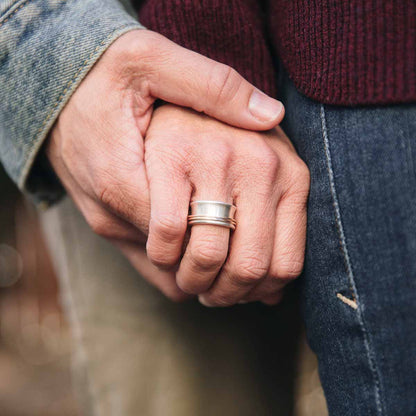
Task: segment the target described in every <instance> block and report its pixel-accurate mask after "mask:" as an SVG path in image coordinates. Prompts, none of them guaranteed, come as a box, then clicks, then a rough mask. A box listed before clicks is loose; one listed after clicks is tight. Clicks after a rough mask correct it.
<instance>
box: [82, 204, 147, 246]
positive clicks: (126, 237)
mask: <svg viewBox="0 0 416 416" xmlns="http://www.w3.org/2000/svg"><path fill="white" fill-rule="evenodd" d="M77 205H78V206H79V208H80V211H81V212H82V214H83V215H84V217H85V219H86V221H87V223H88V225H89V226H90V228H91V229H92V230H93V231H94V233H95V234H97V235H99V236H101V237H103V238H106V239H109V240H123V241H128V242H132V243H141V244H144V243H145V242H146V239H147V238H146V236H145V235H144V234H143V233H142V232H140V230H138V229H137V228H136V227H134V226H133V225H132V224H130V223H129V222H127V221H124V220H123V219H122V218H119V217H117V216H116V215H114V214H113V213H111V212H109V211H106V210H105V209H104V208H103V207H101V206H100V205H98V204H97V203H96V202H95V201H93V200H92V199H90V198H89V197H86V198H85V199H84V200H83V201H82V202H80V203H78V204H77Z"/></svg>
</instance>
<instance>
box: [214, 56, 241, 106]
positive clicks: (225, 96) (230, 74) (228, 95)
mask: <svg viewBox="0 0 416 416" xmlns="http://www.w3.org/2000/svg"><path fill="white" fill-rule="evenodd" d="M240 85H241V77H240V76H239V74H238V72H237V71H236V70H235V69H233V68H231V67H229V66H228V65H224V64H215V65H214V66H213V69H212V70H211V73H210V75H209V77H208V91H209V92H210V93H212V94H213V96H214V97H215V104H219V103H221V102H229V101H232V100H233V98H234V97H235V96H236V95H237V92H238V90H239V87H240Z"/></svg>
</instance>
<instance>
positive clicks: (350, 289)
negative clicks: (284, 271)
mask: <svg viewBox="0 0 416 416" xmlns="http://www.w3.org/2000/svg"><path fill="white" fill-rule="evenodd" d="M280 85H281V89H280V93H281V97H280V98H281V99H282V100H283V102H284V103H285V105H286V117H285V120H284V123H283V127H284V129H285V131H286V133H287V134H288V136H289V137H290V139H291V140H292V141H293V143H294V144H295V146H296V148H297V150H298V152H299V154H300V156H301V157H302V158H303V159H304V160H305V161H306V163H307V164H308V166H309V168H310V171H311V192H310V197H309V208H308V237H307V250H306V262H305V269H304V273H303V275H302V277H301V278H300V279H299V283H300V287H301V299H302V310H303V318H304V321H305V324H306V330H307V337H308V341H309V343H310V346H311V347H312V349H313V351H314V352H315V353H316V354H317V356H318V362H319V374H320V377H321V382H322V385H323V388H324V391H325V395H326V398H327V403H328V408H329V413H330V415H334V416H341V415H360V416H361V415H377V416H381V415H386V416H387V415H388V416H394V415H397V416H411V415H416V168H415V166H416V105H414V104H409V105H396V106H390V107H367V108H346V107H336V106H329V105H322V104H320V103H317V102H314V101H312V100H310V99H308V98H305V97H304V96H302V95H301V94H299V93H298V92H297V91H296V89H295V87H294V86H293V84H292V83H291V82H290V81H289V80H288V78H287V76H286V75H282V76H281V79H280Z"/></svg>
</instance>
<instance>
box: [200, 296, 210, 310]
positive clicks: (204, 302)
mask: <svg viewBox="0 0 416 416" xmlns="http://www.w3.org/2000/svg"><path fill="white" fill-rule="evenodd" d="M198 300H199V303H201V304H202V305H204V306H206V307H208V308H212V307H213V305H211V304H210V303H209V302H208V301H207V300H206V298H205V296H204V295H199V296H198Z"/></svg>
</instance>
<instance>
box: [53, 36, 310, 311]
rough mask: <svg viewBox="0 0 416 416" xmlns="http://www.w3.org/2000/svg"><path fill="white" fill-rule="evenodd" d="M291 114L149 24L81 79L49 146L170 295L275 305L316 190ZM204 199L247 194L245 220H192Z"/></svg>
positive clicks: (65, 179) (103, 230)
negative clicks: (230, 224)
mask: <svg viewBox="0 0 416 416" xmlns="http://www.w3.org/2000/svg"><path fill="white" fill-rule="evenodd" d="M201 68H204V70H203V71H201ZM157 98H160V99H163V100H165V101H167V102H169V103H172V104H166V105H163V106H161V107H159V108H158V109H157V110H155V111H154V110H153V104H154V102H155V100H156V99H157ZM202 113H204V114H202ZM283 115H284V110H283V106H282V105H281V103H279V102H278V101H276V100H273V99H271V98H269V97H267V96H265V95H264V94H262V93H260V92H259V91H258V90H256V89H255V88H254V87H253V86H252V85H251V84H249V83H248V82H247V81H245V80H244V79H243V78H241V76H239V75H238V74H237V73H236V72H235V71H233V70H232V69H230V68H229V67H227V66H225V65H222V64H219V63H216V62H214V61H212V60H209V59H207V58H205V57H203V56H201V55H199V54H196V53H193V52H191V51H188V50H186V49H183V48H181V47H179V46H178V45H176V44H174V43H172V42H170V41H168V40H167V39H166V38H164V37H162V36H160V35H158V34H155V33H153V32H149V31H147V30H138V31H132V32H129V33H127V34H125V35H123V36H122V37H120V38H119V39H118V40H117V41H116V42H114V43H113V45H112V46H111V47H110V48H109V49H108V50H107V51H106V52H105V53H104V55H103V56H102V57H101V58H100V60H99V61H98V63H97V64H96V65H95V66H94V68H93V69H92V70H91V71H90V73H89V74H88V75H87V76H86V78H85V79H84V80H83V81H82V83H81V84H80V86H79V87H78V89H77V91H76V92H75V93H74V94H73V96H72V97H71V99H70V101H69V102H68V104H67V105H66V107H65V108H64V110H63V111H62V113H61V115H60V117H59V118H58V120H57V122H56V124H55V126H54V127H53V129H52V131H51V135H50V139H49V141H48V143H47V147H46V152H47V155H48V157H49V160H50V162H51V164H52V166H53V168H54V170H55V172H56V173H57V175H58V177H59V178H60V180H61V182H62V184H63V185H64V187H65V188H66V189H67V191H68V193H69V195H70V196H71V197H72V199H73V200H74V202H75V203H76V205H77V206H78V208H79V209H80V211H81V212H82V213H83V215H84V216H85V218H86V220H87V222H88V223H89V225H90V226H91V228H92V229H93V230H94V232H96V233H97V234H99V235H101V236H103V237H105V238H107V239H109V240H110V241H112V242H113V243H114V244H115V245H116V246H117V247H119V249H120V250H121V251H122V252H123V253H124V255H125V256H126V257H127V258H128V259H129V260H130V262H131V263H132V264H133V266H134V267H135V268H136V269H137V270H138V271H139V273H140V274H142V275H143V276H144V277H145V278H146V279H147V280H148V281H149V282H151V283H152V284H154V285H155V286H156V287H158V288H159V289H160V290H161V291H162V292H163V293H164V294H165V295H166V296H168V297H169V298H171V299H173V300H183V299H186V298H188V297H190V296H195V295H198V296H199V299H200V301H201V302H202V303H203V304H205V305H207V306H229V305H233V304H235V303H238V302H246V301H256V300H261V301H263V302H264V303H267V304H273V303H277V302H278V301H279V300H280V298H281V290H282V288H283V286H284V285H285V284H286V283H287V282H288V281H290V280H292V279H293V278H295V277H296V276H298V275H299V274H300V272H301V270H302V267H303V257H304V246H305V233H306V200H307V195H308V191H309V173H308V169H307V168H306V166H305V164H304V163H303V162H302V160H301V159H300V158H299V157H298V156H297V154H296V152H295V150H294V148H293V146H292V145H291V143H290V141H289V140H288V138H287V137H286V136H285V135H284V133H283V131H282V130H281V129H280V128H279V127H276V125H277V124H278V123H279V122H280V121H281V119H282V117H283ZM232 126H234V127H232ZM254 130H257V131H261V130H263V131H266V132H265V133H259V132H255V131H254ZM195 199H215V200H221V201H226V202H233V203H235V204H236V205H237V214H236V220H237V228H236V230H235V231H234V232H233V233H232V234H231V235H230V231H229V230H228V229H226V228H222V227H218V226H211V225H195V226H193V227H192V228H191V229H190V230H189V229H188V230H187V214H188V207H189V202H190V200H195Z"/></svg>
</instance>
